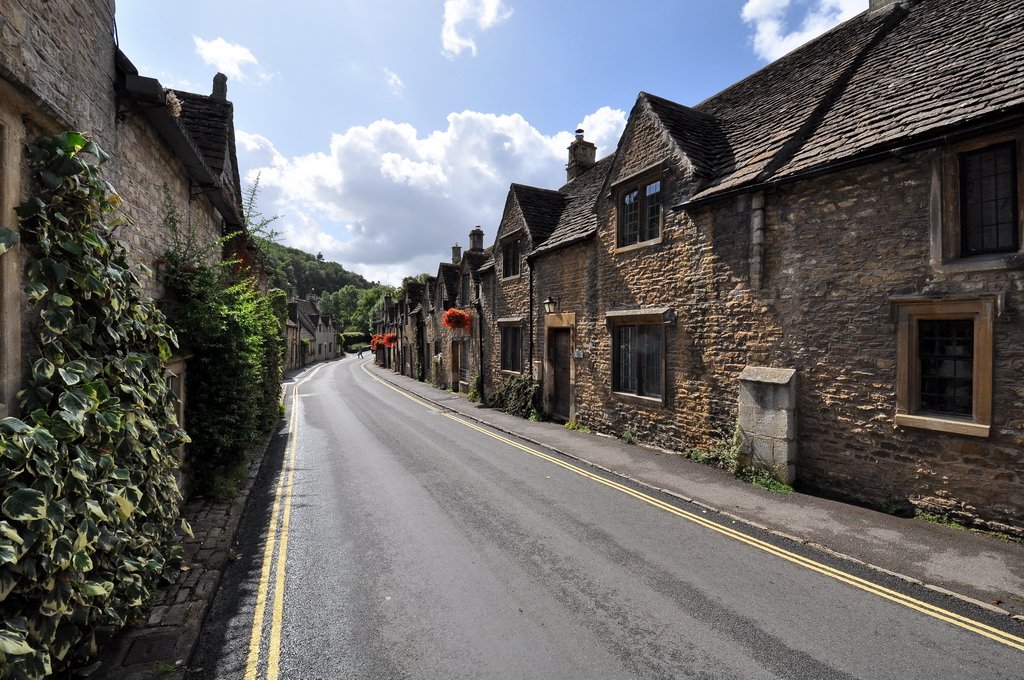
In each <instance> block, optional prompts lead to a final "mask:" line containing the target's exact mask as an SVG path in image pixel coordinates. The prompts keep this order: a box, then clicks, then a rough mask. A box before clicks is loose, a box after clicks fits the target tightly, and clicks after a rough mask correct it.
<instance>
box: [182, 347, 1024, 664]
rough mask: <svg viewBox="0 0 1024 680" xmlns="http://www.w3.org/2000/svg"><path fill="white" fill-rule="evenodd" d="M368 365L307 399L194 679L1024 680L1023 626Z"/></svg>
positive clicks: (278, 453) (340, 368) (293, 403)
mask: <svg viewBox="0 0 1024 680" xmlns="http://www.w3.org/2000/svg"><path fill="white" fill-rule="evenodd" d="M363 363H364V361H363V360H357V359H355V358H347V359H344V360H340V361H335V362H332V363H327V364H321V365H319V366H317V367H316V368H314V369H313V370H312V371H309V372H307V373H305V374H303V375H302V376H300V377H299V378H298V379H297V380H296V381H294V382H292V383H289V384H288V385H287V404H288V416H287V423H286V424H285V425H284V426H283V427H282V430H281V432H280V434H279V435H278V436H277V437H276V438H275V440H274V443H273V445H272V447H271V449H270V450H269V451H268V454H267V458H266V459H265V462H264V471H263V474H262V476H261V481H260V484H259V485H258V487H257V488H256V489H254V492H253V494H254V495H253V497H252V499H251V501H250V506H249V510H248V512H247V514H246V517H245V518H244V520H243V525H242V530H241V532H240V538H239V541H238V546H236V551H237V552H238V554H239V558H238V559H237V560H236V561H235V562H233V563H232V564H231V565H230V566H229V568H228V570H227V572H226V574H225V577H224V582H223V584H222V586H221V590H220V592H219V593H218V595H217V599H216V601H215V602H214V605H213V607H212V609H211V611H210V615H209V616H208V618H207V621H206V623H205V625H204V631H203V637H202V639H201V641H200V649H199V651H198V652H197V654H196V656H195V658H194V659H193V663H192V669H193V672H192V676H191V677H193V678H195V679H197V680H198V679H213V678H217V679H223V680H228V679H231V680H237V679H242V678H244V679H246V680H250V679H251V680H256V679H257V678H259V679H262V678H268V679H271V680H273V679H274V678H286V679H289V680H315V679H324V680H328V679H330V680H333V679H336V678H374V679H377V678H380V679H391V678H410V679H416V680H420V679H422V680H428V679H438V680H455V679H459V678H498V679H502V678H538V679H539V678H552V679H559V680H566V679H569V678H588V679H597V678H644V679H647V678H651V679H656V678H722V679H729V680H732V679H738V678H756V679H759V680H760V679H767V678H808V679H815V680H821V679H826V678H871V679H874V678H894V679H897V678H898V679H899V680H907V679H910V678H929V679H934V678H956V679H968V678H984V679H986V680H993V679H1000V678H1006V679H1012V678H1024V639H1022V638H1024V627H1022V626H1021V625H1020V624H1019V622H1014V621H1012V620H1009V619H1007V618H1006V617H1000V616H997V615H995V614H991V613H989V612H986V611H984V610H981V609H978V608H974V607H971V606H969V605H965V604H962V603H959V602H957V601H956V600H953V599H950V598H946V597H944V596H941V595H939V594H937V593H933V592H931V591H928V590H925V589H922V588H916V587H914V586H912V585H910V584H907V583H904V582H903V581H900V580H898V579H895V578H888V577H886V576H884V575H879V574H877V573H875V572H872V571H869V570H867V569H860V568H858V567H857V565H853V564H850V563H848V562H845V561H842V560H838V559H832V558H829V557H828V556H823V555H822V553H820V552H818V551H815V550H813V549H810V548H805V547H804V546H800V545H795V544H793V543H791V542H786V541H784V540H782V539H778V538H775V537H773V536H771V535H768V534H765V533H763V532H760V531H758V530H755V529H751V528H748V527H746V526H744V525H742V524H736V523H733V522H731V521H730V520H728V519H724V518H721V517H718V516H716V515H715V513H713V512H705V511H703V510H702V509H701V508H699V507H697V506H694V505H688V504H686V503H682V502H679V501H676V500H673V499H670V498H668V497H663V496H660V495H658V494H657V493H652V492H651V491H650V490H645V489H640V488H638V487H635V486H631V485H629V484H627V483H625V482H623V481H622V480H619V479H616V478H614V477H611V476H608V475H604V474H599V473H597V472H596V471H594V470H592V469H590V468H587V467H586V466H580V465H578V464H575V463H573V462H572V461H570V460H568V459H564V458H561V457H559V456H557V455H555V454H552V453H550V452H549V451H547V450H545V449H542V448H540V447H537V446H535V445H530V444H526V443H524V442H521V441H518V440H516V439H515V438H513V437H510V436H509V435H503V434H501V433H497V432H494V431H491V430H488V429H487V428H484V427H482V426H479V425H477V424H474V423H472V422H470V421H466V420H464V419H461V418H457V417H455V416H453V415H451V414H449V413H447V412H445V411H442V410H439V409H437V408H435V407H433V406H432V405H430V404H426V403H424V402H420V401H418V400H415V399H412V398H410V396H409V395H407V394H406V393H404V392H401V391H399V390H397V389H396V388H394V387H392V386H390V385H388V384H387V383H385V382H382V381H380V380H378V379H376V378H375V377H373V375H371V373H370V372H368V371H367V370H365V369H364V367H363ZM585 442H586V438H585V437H581V446H585ZM580 454H581V457H583V458H585V457H586V455H585V454H586V452H585V449H584V450H581V451H580Z"/></svg>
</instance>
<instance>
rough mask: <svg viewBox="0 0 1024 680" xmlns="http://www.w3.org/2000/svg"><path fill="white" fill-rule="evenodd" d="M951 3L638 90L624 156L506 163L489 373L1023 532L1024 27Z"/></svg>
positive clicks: (803, 474)
mask: <svg viewBox="0 0 1024 680" xmlns="http://www.w3.org/2000/svg"><path fill="white" fill-rule="evenodd" d="M950 4H951V3H950V2H947V1H945V0H919V1H917V2H909V3H902V4H901V3H896V2H891V1H887V0H872V2H871V6H870V8H869V9H868V10H867V11H865V12H863V13H862V14H860V15H858V16H856V17H854V18H852V19H850V20H849V21H847V22H845V23H843V24H841V25H839V26H837V27H835V28H833V29H832V30H830V31H828V32H827V33H825V34H824V35H822V36H820V37H819V38H817V39H815V40H813V41H811V42H809V43H808V44H806V45H804V46H802V47H800V48H798V49H796V50H794V51H793V52H791V53H790V54H788V55H786V56H784V57H782V58H781V59H779V60H777V61H775V62H774V63H772V64H770V65H768V66H766V67H765V68H763V69H761V70H760V71H758V72H757V73H754V74H753V75H751V76H749V77H748V78H746V79H744V80H742V81H740V82H739V83H737V84H735V85H733V86H731V87H729V88H727V89H726V90H724V91H722V92H721V93H719V94H717V95H715V96H713V97H711V98H709V99H707V100H706V101H704V102H701V103H699V104H697V105H695V106H692V107H687V106H683V105H680V104H677V103H674V102H671V101H668V100H665V99H662V98H660V97H657V96H654V95H651V94H647V93H641V94H640V96H639V97H638V98H637V101H636V104H635V106H634V107H633V109H632V111H631V113H630V116H629V119H628V122H627V125H626V128H625V130H624V132H623V134H622V137H621V139H620V140H619V144H618V146H617V148H616V150H615V152H614V153H613V154H612V155H611V156H609V157H608V158H606V159H603V160H601V161H599V162H596V163H595V162H594V158H593V155H592V154H591V153H590V152H589V151H588V150H587V148H586V146H585V145H584V144H583V143H582V142H583V140H582V138H578V139H577V142H575V143H574V147H571V149H570V165H569V180H570V181H569V182H568V184H567V185H566V186H565V187H563V188H562V189H560V190H558V191H550V190H544V189H536V188H530V187H521V186H519V185H513V187H512V189H511V190H510V192H509V197H508V201H507V203H506V209H505V212H504V214H503V217H502V220H501V223H500V225H499V228H498V233H497V234H496V238H495V244H494V250H493V252H494V264H493V268H494V270H493V279H492V281H491V282H489V283H488V282H486V281H485V282H484V288H485V294H484V296H483V297H484V299H485V300H488V299H491V300H492V307H493V308H492V310H491V315H490V316H489V317H488V318H490V319H492V322H491V327H490V334H491V335H492V336H493V338H494V341H493V344H492V345H491V346H490V347H491V351H490V352H489V353H485V364H488V365H485V366H484V368H483V375H484V376H485V377H486V378H487V380H486V383H485V384H486V386H487V388H488V389H493V386H494V385H495V383H496V382H497V381H499V380H500V379H501V378H500V376H501V375H503V374H511V373H519V372H527V373H531V374H532V375H533V376H534V377H536V378H537V379H539V380H540V381H541V382H542V385H543V394H544V407H545V410H547V411H548V412H549V413H553V414H557V415H559V416H561V417H563V418H575V419H577V420H578V421H579V422H580V423H582V424H585V425H587V426H589V427H591V428H593V429H594V430H597V431H602V432H606V433H610V434H615V435H623V434H624V433H626V432H629V433H630V434H631V435H633V436H634V437H636V438H637V439H638V440H639V441H641V442H645V443H649V444H652V445H655V446H661V447H665V448H669V449H673V450H678V451H684V450H687V449H690V448H696V447H700V448H704V447H707V446H708V445H709V444H710V443H711V442H712V441H713V440H714V439H716V438H717V437H720V436H722V435H721V433H729V432H731V431H732V430H733V428H734V427H738V428H739V429H740V431H741V433H742V435H743V442H744V444H743V446H744V450H743V453H744V455H745V457H746V459H747V460H748V461H749V462H751V463H753V464H755V465H759V466H761V467H764V468H767V469H769V470H771V471H772V472H773V473H774V474H775V475H776V476H777V477H779V478H780V479H782V480H785V481H793V480H799V481H800V482H802V483H805V484H808V485H811V486H814V487H817V488H820V489H827V490H832V491H837V492H840V493H842V494H844V495H846V496H851V497H854V498H858V499H861V500H863V501H867V502H872V503H883V502H889V503H891V502H907V503H910V504H912V505H914V506H916V507H918V508H922V509H926V510H932V511H935V510H938V511H942V512H946V513H949V514H951V515H953V516H955V517H958V518H960V519H962V520H965V521H968V522H976V523H978V524H980V525H984V526H987V527H989V528H992V529H1002V530H1011V531H1016V532H1020V531H1022V530H1024V493H1022V492H1024V389H1022V387H1021V385H1022V384H1024V383H1022V380H1021V370H1022V369H1024V322H1022V320H1021V316H1020V313H1021V312H1020V310H1021V309H1022V307H1024V233H1022V231H1024V226H1022V225H1024V203H1022V197H1024V173H1022V172H1021V170H1020V169H1021V168H1024V87H1022V86H1024V34H1022V33H1021V32H1020V31H1019V30H1017V25H1018V24H1019V17H1018V16H1017V14H1019V7H1017V6H1016V5H1015V4H1014V3H1011V2H1007V1H1006V0H978V1H976V2H971V3H958V4H957V5H956V11H955V12H954V11H951V9H950ZM581 180H583V181H582V182H581ZM591 182H594V183H595V184H592V183H591ZM574 185H576V186H577V187H579V189H574V188H573V187H574ZM574 191H576V192H577V193H575V194H574V193H573V192H574ZM573 196H575V197H576V198H577V199H578V200H577V201H576V203H575V207H573V205H574V204H573ZM570 215H572V216H571V217H570ZM556 234H558V235H559V236H558V237H557V238H556V236H555V235H556ZM545 305H546V306H547V307H549V309H547V310H545V309H544V307H545ZM517 329H518V330H517ZM485 336H486V334H485ZM517 336H518V347H517ZM555 343H559V344H560V345H561V347H560V348H555V347H554V344H555ZM566 345H567V347H566ZM566 354H568V361H566V360H565V358H564V357H565V356H566ZM560 374H561V375H560ZM566 374H567V375H566ZM556 376H558V377H556ZM556 380H558V381H561V384H560V385H561V386H559V385H558V384H556V382H555V381H556ZM566 385H567V386H568V389H567V390H564V389H562V388H564V387H565V386H566ZM566 393H567V394H566ZM566 400H568V404H566V403H565V402H566Z"/></svg>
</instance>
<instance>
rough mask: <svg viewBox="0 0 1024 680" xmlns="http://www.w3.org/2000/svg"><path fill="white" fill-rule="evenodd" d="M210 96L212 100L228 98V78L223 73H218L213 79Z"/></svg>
mask: <svg viewBox="0 0 1024 680" xmlns="http://www.w3.org/2000/svg"><path fill="white" fill-rule="evenodd" d="M210 96H211V97H213V98H214V99H227V98H228V77H227V76H226V75H224V74H223V73H218V74H217V75H215V76H214V77H213V94H211V95H210Z"/></svg>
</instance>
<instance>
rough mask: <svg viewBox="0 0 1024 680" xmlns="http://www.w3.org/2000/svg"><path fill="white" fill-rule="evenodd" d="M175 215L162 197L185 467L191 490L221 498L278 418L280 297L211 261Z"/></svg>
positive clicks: (283, 309) (283, 308)
mask: <svg viewBox="0 0 1024 680" xmlns="http://www.w3.org/2000/svg"><path fill="white" fill-rule="evenodd" d="M177 214H178V213H177V208H176V207H175V206H174V203H173V201H172V200H171V199H170V197H169V196H168V197H167V198H166V205H165V223H166V225H167V227H168V230H169V231H170V233H171V235H172V247H171V249H170V250H169V251H168V252H167V253H166V254H165V255H164V257H163V258H162V260H163V263H164V264H163V275H162V280H163V282H164V284H165V286H166V288H167V297H166V298H165V300H164V304H165V307H166V310H167V313H168V317H169V319H170V323H171V325H172V326H173V327H174V328H175V330H176V331H177V332H178V334H179V336H180V338H181V344H182V348H183V349H184V350H185V351H186V352H188V353H190V354H191V355H192V358H191V359H189V363H188V386H187V388H186V389H187V390H188V397H187V399H186V402H185V422H186V423H187V425H188V430H189V435H190V436H191V438H192V446H191V448H190V452H189V457H188V463H187V468H188V471H189V472H190V474H191V479H192V481H193V484H194V485H195V487H194V488H195V490H196V491H197V492H198V493H205V494H208V495H213V496H216V497H226V496H231V495H233V493H234V487H233V484H232V483H230V480H231V479H233V478H234V477H235V475H234V471H235V470H236V469H237V468H238V466H240V465H242V464H244V462H245V460H246V456H247V454H248V452H249V450H250V449H251V448H252V447H253V445H255V444H256V443H258V442H259V441H260V440H261V439H262V437H263V435H264V434H265V433H266V432H267V430H268V429H269V428H270V427H271V426H272V425H273V424H274V423H275V422H276V421H277V419H278V418H279V417H280V408H279V404H280V396H281V378H282V375H283V368H284V353H285V336H284V324H285V317H286V314H287V300H286V299H285V294H284V292H283V291H280V290H277V289H271V290H270V291H268V292H267V293H266V294H264V293H263V292H262V291H261V290H260V289H259V287H258V285H257V282H256V279H254V278H253V277H252V276H250V275H249V273H250V272H249V269H248V268H247V267H238V266H233V265H237V264H238V263H237V262H226V263H211V261H210V260H211V257H210V253H211V250H210V248H209V244H206V245H204V244H200V243H199V242H198V241H197V237H196V236H195V234H194V233H192V232H186V231H184V230H182V229H181V225H180V220H178V218H177ZM238 238H239V235H237V234H235V235H231V236H229V237H227V239H225V240H230V239H238ZM214 245H218V244H217V243H216V242H215V243H214Z"/></svg>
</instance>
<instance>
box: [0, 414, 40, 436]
mask: <svg viewBox="0 0 1024 680" xmlns="http://www.w3.org/2000/svg"><path fill="white" fill-rule="evenodd" d="M0 423H3V424H4V426H5V427H7V428H8V429H10V430H11V431H12V432H17V433H19V434H23V433H25V432H28V431H30V430H31V429H32V428H31V427H29V426H28V425H26V424H25V423H24V422H22V421H21V420H18V419H17V418H10V417H8V418H4V419H3V420H0Z"/></svg>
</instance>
